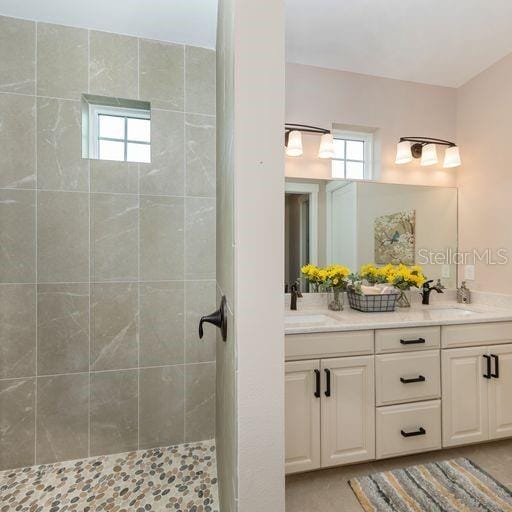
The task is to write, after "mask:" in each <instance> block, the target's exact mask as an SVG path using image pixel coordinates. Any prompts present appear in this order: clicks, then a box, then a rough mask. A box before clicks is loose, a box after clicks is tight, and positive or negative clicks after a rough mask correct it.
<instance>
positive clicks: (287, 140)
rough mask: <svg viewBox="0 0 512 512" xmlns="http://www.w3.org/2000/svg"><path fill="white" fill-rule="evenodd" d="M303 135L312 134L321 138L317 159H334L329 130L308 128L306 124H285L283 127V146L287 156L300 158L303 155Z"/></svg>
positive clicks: (315, 127)
mask: <svg viewBox="0 0 512 512" xmlns="http://www.w3.org/2000/svg"><path fill="white" fill-rule="evenodd" d="M303 133H312V134H316V135H320V136H321V139H320V147H319V149H318V157H319V158H333V157H334V140H333V136H332V133H331V132H330V131H329V130H326V129H325V128H319V127H317V126H309V125H307V124H293V123H286V124H285V125H284V145H285V148H286V154H287V155H288V156H301V155H302V154H303V149H302V134H303Z"/></svg>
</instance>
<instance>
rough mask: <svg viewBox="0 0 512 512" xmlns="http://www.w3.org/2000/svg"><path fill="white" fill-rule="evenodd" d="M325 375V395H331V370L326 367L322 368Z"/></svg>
mask: <svg viewBox="0 0 512 512" xmlns="http://www.w3.org/2000/svg"><path fill="white" fill-rule="evenodd" d="M324 371H325V377H326V379H327V380H326V388H325V396H331V370H328V369H327V368H325V369H324Z"/></svg>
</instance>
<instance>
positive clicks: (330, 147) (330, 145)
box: [318, 133, 334, 158]
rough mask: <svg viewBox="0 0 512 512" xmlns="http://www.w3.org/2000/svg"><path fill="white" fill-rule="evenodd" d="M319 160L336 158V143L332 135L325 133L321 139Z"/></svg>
mask: <svg viewBox="0 0 512 512" xmlns="http://www.w3.org/2000/svg"><path fill="white" fill-rule="evenodd" d="M318 157H319V158H333V157H334V141H333V137H332V133H324V134H323V135H322V138H321V139H320V149H319V150H318Z"/></svg>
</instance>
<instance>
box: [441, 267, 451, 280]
mask: <svg viewBox="0 0 512 512" xmlns="http://www.w3.org/2000/svg"><path fill="white" fill-rule="evenodd" d="M441 277H442V278H443V279H449V278H450V265H443V267H442V269H441Z"/></svg>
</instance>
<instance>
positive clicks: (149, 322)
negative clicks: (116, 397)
mask: <svg viewBox="0 0 512 512" xmlns="http://www.w3.org/2000/svg"><path fill="white" fill-rule="evenodd" d="M183 308H184V284H183V282H168V283H141V284H140V364H141V366H162V365H171V364H179V363H183V361H184V358H185V356H184V351H185V347H184V341H185V319H184V311H183Z"/></svg>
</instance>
